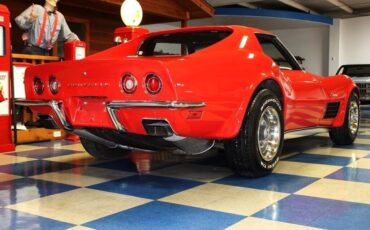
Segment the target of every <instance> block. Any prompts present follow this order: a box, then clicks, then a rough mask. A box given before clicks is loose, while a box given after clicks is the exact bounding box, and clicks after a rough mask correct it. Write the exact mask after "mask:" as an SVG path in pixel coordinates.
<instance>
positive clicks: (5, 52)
mask: <svg viewBox="0 0 370 230" xmlns="http://www.w3.org/2000/svg"><path fill="white" fill-rule="evenodd" d="M9 18H10V12H9V10H8V8H7V7H6V6H5V5H1V4H0V27H1V28H0V29H1V31H2V34H1V36H3V37H1V38H0V39H1V40H2V42H1V44H0V45H1V46H2V47H1V48H0V50H2V52H1V53H0V84H3V85H2V86H1V87H0V88H2V89H0V103H2V107H1V108H0V152H10V151H14V149H15V145H14V144H13V142H12V134H11V130H12V129H11V122H12V119H11V112H10V111H11V103H9V101H10V98H11V97H10V93H11V87H10V86H11V84H10V79H11V75H10V74H11V71H10V67H11V66H10V58H11V52H10V21H9ZM5 89H7V90H5Z"/></svg>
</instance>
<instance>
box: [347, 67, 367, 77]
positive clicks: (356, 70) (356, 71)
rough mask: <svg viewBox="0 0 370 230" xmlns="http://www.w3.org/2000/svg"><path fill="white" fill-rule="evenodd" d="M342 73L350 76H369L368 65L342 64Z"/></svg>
mask: <svg viewBox="0 0 370 230" xmlns="http://www.w3.org/2000/svg"><path fill="white" fill-rule="evenodd" d="M342 73H343V74H346V75H348V76H351V77H369V76H370V65H359V66H344V67H343V72H342Z"/></svg>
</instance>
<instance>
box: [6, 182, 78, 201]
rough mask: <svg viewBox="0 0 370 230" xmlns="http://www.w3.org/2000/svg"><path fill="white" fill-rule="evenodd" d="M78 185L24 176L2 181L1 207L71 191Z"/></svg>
mask: <svg viewBox="0 0 370 230" xmlns="http://www.w3.org/2000/svg"><path fill="white" fill-rule="evenodd" d="M76 188H78V187H76V186H72V185H66V184H59V183H54V182H49V181H42V180H34V179H31V178H22V179H18V180H12V181H6V182H1V183H0V207H1V206H5V205H8V204H15V203H20V202H24V201H29V200H33V199H36V198H40V197H44V196H49V195H53V194H57V193H61V192H66V191H70V190H73V189H76Z"/></svg>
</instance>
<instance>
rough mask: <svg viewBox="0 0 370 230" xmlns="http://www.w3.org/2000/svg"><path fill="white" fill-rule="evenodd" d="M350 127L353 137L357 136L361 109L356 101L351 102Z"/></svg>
mask: <svg viewBox="0 0 370 230" xmlns="http://www.w3.org/2000/svg"><path fill="white" fill-rule="evenodd" d="M348 120H349V122H348V126H349V130H350V132H351V134H352V135H355V134H356V133H357V130H358V126H359V109H358V104H357V102H356V101H351V103H350V105H349V113H348Z"/></svg>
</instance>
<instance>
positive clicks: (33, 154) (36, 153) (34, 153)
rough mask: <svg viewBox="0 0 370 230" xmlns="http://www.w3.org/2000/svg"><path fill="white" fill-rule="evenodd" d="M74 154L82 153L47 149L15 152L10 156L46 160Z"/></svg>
mask: <svg viewBox="0 0 370 230" xmlns="http://www.w3.org/2000/svg"><path fill="white" fill-rule="evenodd" d="M74 153H80V152H79V151H74V150H64V149H55V148H47V149H38V150H31V151H23V152H13V153H10V154H8V155H13V156H21V157H30V158H36V159H44V158H49V157H58V156H63V155H69V154H74Z"/></svg>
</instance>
